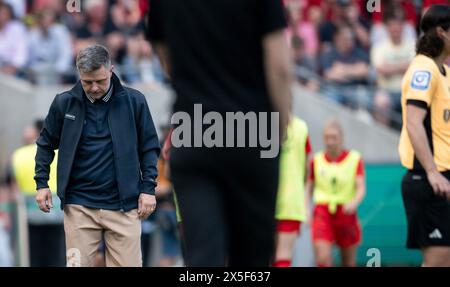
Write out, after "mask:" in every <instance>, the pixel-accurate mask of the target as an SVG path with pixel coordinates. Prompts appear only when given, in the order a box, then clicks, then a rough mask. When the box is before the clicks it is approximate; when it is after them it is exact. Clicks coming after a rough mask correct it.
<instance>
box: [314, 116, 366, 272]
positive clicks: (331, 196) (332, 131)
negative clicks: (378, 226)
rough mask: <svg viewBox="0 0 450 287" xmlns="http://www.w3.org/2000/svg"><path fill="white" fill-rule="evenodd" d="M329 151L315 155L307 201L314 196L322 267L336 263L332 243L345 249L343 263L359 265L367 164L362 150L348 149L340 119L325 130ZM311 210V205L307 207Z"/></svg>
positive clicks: (317, 250) (316, 238)
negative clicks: (363, 158) (359, 210)
mask: <svg viewBox="0 0 450 287" xmlns="http://www.w3.org/2000/svg"><path fill="white" fill-rule="evenodd" d="M324 143H325V151H322V152H319V153H317V154H315V155H314V159H313V160H312V161H311V166H310V173H309V175H310V176H309V178H308V181H307V187H306V190H307V196H306V202H307V203H309V202H310V200H309V199H310V198H311V195H312V194H313V195H314V200H313V201H314V204H315V207H314V211H313V218H312V239H313V245H314V254H315V258H316V262H317V266H318V267H331V266H332V265H333V256H332V246H333V244H334V243H336V244H337V245H338V247H339V248H340V249H341V256H342V265H343V266H344V267H355V266H356V255H357V250H358V245H359V243H360V241H361V227H360V224H359V221H358V216H357V214H356V211H357V209H358V206H359V205H360V204H361V202H362V201H363V199H364V197H365V194H366V184H365V175H364V164H363V161H362V159H361V155H360V153H359V152H357V151H354V150H346V149H345V148H344V134H343V131H342V127H341V125H340V123H339V122H337V121H335V120H331V121H329V122H328V123H327V124H326V126H325V129H324ZM307 210H309V208H308V209H307Z"/></svg>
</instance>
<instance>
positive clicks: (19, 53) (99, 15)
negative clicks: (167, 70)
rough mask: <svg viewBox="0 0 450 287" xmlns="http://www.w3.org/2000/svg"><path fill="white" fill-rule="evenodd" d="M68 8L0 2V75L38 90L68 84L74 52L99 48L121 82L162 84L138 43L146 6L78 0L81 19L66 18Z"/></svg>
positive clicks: (132, 1) (53, 2) (48, 1)
mask: <svg viewBox="0 0 450 287" xmlns="http://www.w3.org/2000/svg"><path fill="white" fill-rule="evenodd" d="M69 2H70V1H64V0H36V1H34V0H33V1H31V0H0V71H1V72H3V73H6V74H13V75H17V76H19V77H22V78H26V79H28V80H30V81H32V82H33V83H36V84H41V85H51V84H71V83H74V82H76V80H77V75H76V70H75V65H74V63H75V55H76V54H77V52H78V51H80V50H81V49H82V48H84V47H86V46H88V45H90V44H92V43H100V44H103V45H105V46H107V47H108V48H109V50H110V52H111V53H112V57H113V59H114V64H115V66H116V72H117V73H118V74H119V75H120V76H121V78H122V79H123V80H124V81H125V82H127V83H135V82H155V81H156V82H158V81H163V80H164V79H163V76H162V73H161V72H160V71H161V69H159V63H158V60H157V59H156V57H153V53H152V49H151V46H150V44H149V43H148V42H147V41H145V37H144V30H145V25H144V15H145V13H146V11H147V9H148V1H141V0H81V2H80V3H81V6H80V8H81V13H76V12H75V13H69V12H68V11H67V4H68V3H69ZM72 2H74V1H72ZM69 4H70V3H69Z"/></svg>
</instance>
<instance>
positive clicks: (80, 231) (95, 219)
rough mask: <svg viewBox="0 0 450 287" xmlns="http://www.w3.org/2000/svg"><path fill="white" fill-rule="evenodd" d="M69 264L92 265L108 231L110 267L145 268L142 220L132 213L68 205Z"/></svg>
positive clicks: (106, 255)
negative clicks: (143, 263) (143, 261)
mask: <svg viewBox="0 0 450 287" xmlns="http://www.w3.org/2000/svg"><path fill="white" fill-rule="evenodd" d="M64 231H65V234H66V251H67V254H66V255H67V258H66V259H67V266H68V267H92V266H93V264H94V259H95V255H96V253H97V250H98V248H99V245H100V242H101V240H102V234H103V233H104V239H105V260H106V266H107V267H112V266H115V267H119V266H126V267H141V266H142V254H141V221H140V219H139V217H138V213H137V210H136V209H133V210H131V211H128V212H121V211H112V210H105V209H92V208H86V207H83V206H81V205H73V204H67V205H65V206H64Z"/></svg>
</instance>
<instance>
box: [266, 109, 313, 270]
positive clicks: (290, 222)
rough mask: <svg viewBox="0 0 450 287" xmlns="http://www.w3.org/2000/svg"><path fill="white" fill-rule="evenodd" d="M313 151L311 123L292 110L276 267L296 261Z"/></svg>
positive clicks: (279, 199)
mask: <svg viewBox="0 0 450 287" xmlns="http://www.w3.org/2000/svg"><path fill="white" fill-rule="evenodd" d="M310 153H311V144H310V141H309V137H308V127H307V125H306V123H305V122H304V121H303V120H301V119H300V118H298V117H295V116H294V115H292V114H291V116H290V122H289V125H288V129H287V137H286V139H285V141H284V142H283V145H282V146H281V155H280V183H279V188H278V195H277V205H276V211H275V218H276V220H277V237H276V251H275V262H274V267H291V265H292V257H293V252H294V247H295V241H296V239H297V237H298V235H299V234H300V228H301V223H302V222H303V221H305V220H306V216H307V210H306V209H305V207H306V206H307V205H306V204H305V183H306V178H307V174H308V163H309V161H310V158H309V155H310ZM308 206H309V205H308Z"/></svg>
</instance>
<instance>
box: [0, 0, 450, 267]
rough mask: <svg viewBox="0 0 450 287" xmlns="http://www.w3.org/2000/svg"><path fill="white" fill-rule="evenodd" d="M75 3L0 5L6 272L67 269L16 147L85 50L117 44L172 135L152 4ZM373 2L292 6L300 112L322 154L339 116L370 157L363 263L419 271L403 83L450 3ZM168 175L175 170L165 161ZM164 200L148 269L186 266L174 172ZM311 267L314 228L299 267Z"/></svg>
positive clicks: (163, 188) (0, 219) (114, 51)
mask: <svg viewBox="0 0 450 287" xmlns="http://www.w3.org/2000/svg"><path fill="white" fill-rule="evenodd" d="M68 2H74V1H64V0H35V1H31V0H0V266H63V265H64V235H63V229H62V217H61V213H60V212H61V211H60V210H57V209H58V208H55V210H52V218H40V217H42V216H40V215H39V214H38V213H35V211H36V210H35V207H34V206H33V192H34V190H24V189H26V188H24V187H21V186H23V185H21V184H20V182H18V181H23V180H22V179H20V178H18V177H19V175H18V173H17V172H15V170H17V169H20V167H21V165H22V164H23V165H26V163H27V162H30V161H33V159H34V156H28V157H27V156H26V153H25V152H22V153H20V156H19V155H18V153H16V152H17V151H18V150H19V149H20V148H21V147H27V146H30V145H33V144H34V141H35V139H36V137H37V134H38V131H39V124H40V122H39V120H41V119H42V118H43V117H45V115H46V114H47V112H48V108H49V106H50V103H51V101H52V100H53V98H54V96H55V95H56V94H57V93H58V92H62V91H64V90H67V89H69V88H70V86H71V85H73V84H74V83H75V82H76V81H77V80H78V78H77V73H76V69H75V55H76V54H77V52H78V51H79V50H80V49H82V48H83V47H86V46H87V45H90V44H93V43H100V44H103V45H105V46H107V47H108V48H109V50H110V51H111V55H112V57H113V60H114V66H115V72H116V73H117V74H118V76H119V77H120V78H121V80H122V81H123V82H125V83H126V84H127V85H130V86H133V87H135V88H137V89H139V90H140V91H142V92H143V93H144V94H145V96H146V98H147V101H148V103H149V106H150V109H151V112H152V115H153V118H154V120H155V124H156V125H157V127H158V133H159V136H160V139H161V141H163V140H164V139H165V137H166V136H167V132H168V127H169V121H170V107H171V102H172V99H173V92H172V91H171V88H170V83H169V81H168V80H167V79H166V78H165V76H164V73H163V72H162V69H161V65H160V62H159V60H158V58H157V56H156V55H155V54H154V53H153V50H152V47H151V45H150V44H149V43H148V42H147V41H146V40H145V24H144V22H145V21H144V17H145V14H146V12H147V9H149V5H148V1H141V0H115V1H114V0H109V1H108V0H81V1H80V3H81V6H80V7H81V11H80V12H74V13H69V12H68V10H67V3H68ZM368 2H373V1H368V0H322V1H321V0H284V4H285V7H286V17H287V19H288V22H289V27H288V28H287V29H286V41H288V43H289V45H290V47H291V49H292V63H293V66H294V69H293V73H294V74H295V78H296V83H295V84H294V86H293V88H292V90H293V94H294V112H295V114H296V115H297V116H299V117H301V118H302V119H304V120H305V121H306V123H307V124H308V126H309V131H310V139H311V143H312V147H313V151H314V152H316V151H319V150H320V149H321V148H322V146H323V145H322V128H323V125H324V123H325V121H326V120H327V119H328V118H329V117H336V118H338V119H339V120H340V121H341V122H342V124H343V127H344V132H345V142H346V146H347V147H348V148H354V149H357V150H359V151H361V152H362V154H363V158H364V161H365V163H366V171H367V188H368V190H367V197H366V199H365V200H364V202H363V204H362V206H361V207H360V209H359V216H360V219H361V224H362V227H363V243H362V245H361V248H360V249H359V253H358V264H360V265H362V266H364V265H365V263H366V262H367V261H368V259H370V257H368V256H369V255H368V254H367V251H368V250H369V249H371V248H377V249H378V250H380V254H381V261H382V265H383V266H416V265H419V264H420V262H421V258H420V254H419V253H417V252H414V251H409V250H407V249H406V248H405V236H406V226H405V216H404V211H403V204H402V201H401V196H400V181H401V177H402V175H403V173H404V170H403V169H402V167H401V166H400V164H399V160H398V156H397V142H398V137H399V129H400V127H401V107H400V91H401V79H402V76H403V73H404V72H405V71H406V69H407V67H408V65H409V62H410V60H411V59H412V58H413V57H414V55H415V40H416V38H417V36H418V23H419V21H420V17H421V15H422V13H423V12H424V11H425V10H426V9H427V7H429V6H430V5H432V4H438V3H440V4H442V3H447V4H450V1H448V0H415V1H413V0H411V1H410V0H381V10H380V11H377V12H373V13H372V12H369V11H368V9H367V4H368ZM236 44H237V45H238V43H236ZM230 45H232V43H230ZM15 159H16V160H15ZM159 168H160V170H161V171H162V170H163V169H164V168H165V163H164V162H163V161H162V160H161V162H160V164H159ZM30 172H32V171H30ZM160 174H162V172H160ZM24 181H27V180H24ZM31 181H32V179H31ZM31 184H33V183H31ZM25 186H26V184H25ZM30 189H32V188H30ZM157 197H158V200H159V207H158V209H157V212H156V213H155V214H154V215H152V216H151V217H150V219H149V220H147V221H144V222H143V240H142V242H143V251H144V264H145V265H146V266H181V265H182V264H183V263H182V256H181V251H180V242H179V236H178V234H177V222H176V216H175V209H174V206H173V198H172V197H173V195H172V190H171V184H170V182H169V181H168V180H167V179H165V178H164V177H160V178H159V186H158V190H157ZM102 251H103V250H102V247H100V248H99V253H98V254H99V256H98V257H99V260H98V265H99V266H102ZM313 262H314V260H313V255H312V247H311V242H310V235H309V228H308V226H306V228H305V229H303V228H302V234H301V236H300V238H299V240H298V244H297V248H296V252H295V258H294V266H311V265H312V264H313Z"/></svg>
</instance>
